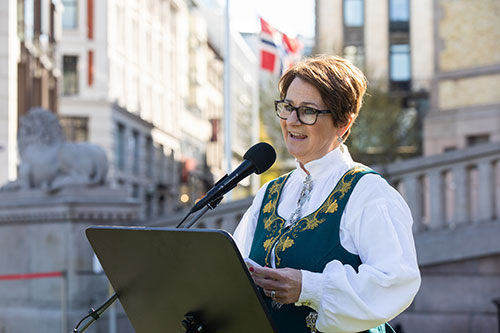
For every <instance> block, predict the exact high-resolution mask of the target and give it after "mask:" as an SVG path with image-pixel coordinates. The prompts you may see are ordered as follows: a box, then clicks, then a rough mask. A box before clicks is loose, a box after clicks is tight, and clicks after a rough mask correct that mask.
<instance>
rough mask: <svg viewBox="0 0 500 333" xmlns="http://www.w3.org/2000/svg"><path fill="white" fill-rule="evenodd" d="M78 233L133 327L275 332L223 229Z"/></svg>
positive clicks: (140, 332)
mask: <svg viewBox="0 0 500 333" xmlns="http://www.w3.org/2000/svg"><path fill="white" fill-rule="evenodd" d="M86 234H87V238H88V240H89V242H90V244H91V246H92V248H93V249H94V252H95V253H96V255H97V257H98V258H99V261H100V262H101V265H102V267H103V269H104V272H105V273H106V275H107V277H108V279H109V281H110V283H111V285H112V286H113V289H114V290H115V292H116V294H117V295H118V298H119V299H120V302H121V304H122V306H123V308H124V310H125V312H126V314H127V316H128V318H129V320H130V322H131V323H132V325H133V326H134V329H135V330H136V332H137V333H155V332H204V333H235V332H239V333H242V332H248V333H255V332H259V333H260V332H275V331H276V330H275V328H274V325H273V323H272V320H271V317H270V315H269V313H268V311H267V309H266V307H265V304H264V301H263V299H262V296H261V295H260V293H259V292H258V289H257V286H256V285H255V284H254V283H253V281H252V279H251V277H250V274H249V272H248V270H247V268H246V265H245V263H244V261H243V259H242V258H241V255H240V253H239V251H238V249H237V247H236V244H235V243H234V241H233V239H232V237H231V235H229V234H228V233H227V232H225V231H222V230H208V229H170V228H143V227H90V228H88V229H87V230H86Z"/></svg>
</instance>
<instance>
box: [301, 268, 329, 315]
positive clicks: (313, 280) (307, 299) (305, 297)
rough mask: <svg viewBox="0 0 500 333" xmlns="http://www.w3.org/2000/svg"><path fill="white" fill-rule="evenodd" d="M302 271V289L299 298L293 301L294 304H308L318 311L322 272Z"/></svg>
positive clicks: (322, 279) (322, 281)
mask: <svg viewBox="0 0 500 333" xmlns="http://www.w3.org/2000/svg"><path fill="white" fill-rule="evenodd" d="M301 272H302V290H301V291H300V296H299V300H298V301H297V302H295V305H296V306H302V305H305V306H308V307H310V308H312V309H314V310H316V311H318V308H319V305H320V303H321V295H322V293H323V283H324V280H325V278H324V275H323V274H322V273H313V272H310V271H306V270H303V269H302V270H301Z"/></svg>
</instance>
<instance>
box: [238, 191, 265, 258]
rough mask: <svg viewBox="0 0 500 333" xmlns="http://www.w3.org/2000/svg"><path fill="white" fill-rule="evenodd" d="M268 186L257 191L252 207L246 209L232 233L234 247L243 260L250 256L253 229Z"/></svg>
mask: <svg viewBox="0 0 500 333" xmlns="http://www.w3.org/2000/svg"><path fill="white" fill-rule="evenodd" d="M268 184H269V182H268V183H266V184H265V185H264V186H262V187H261V188H260V190H259V191H257V194H256V195H255V197H254V198H253V201H252V205H250V207H249V208H248V209H247V211H246V212H245V214H244V215H243V217H242V218H241V221H240V223H239V224H238V226H237V227H236V230H235V231H234V233H233V238H234V241H235V242H236V245H238V249H239V250H240V253H241V256H242V257H243V258H246V257H248V255H249V254H250V250H251V248H252V242H253V236H254V235H255V228H256V227H257V220H258V219H259V213H260V207H261V205H262V200H263V199H264V194H265V193H266V189H267V185H268Z"/></svg>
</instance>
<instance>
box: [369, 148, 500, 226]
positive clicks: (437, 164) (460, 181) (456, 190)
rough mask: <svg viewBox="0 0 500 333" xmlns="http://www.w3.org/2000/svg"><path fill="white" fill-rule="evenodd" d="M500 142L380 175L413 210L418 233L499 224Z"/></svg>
mask: <svg viewBox="0 0 500 333" xmlns="http://www.w3.org/2000/svg"><path fill="white" fill-rule="evenodd" d="M499 162H500V142H496V143H493V144H485V145H478V146H475V147H471V148H468V149H464V150H457V151H452V152H447V153H444V154H440V155H434V156H428V157H421V158H415V159H411V160H406V161H401V162H397V163H392V164H389V165H387V166H385V167H383V168H377V170H378V171H379V172H380V173H381V174H383V175H384V176H385V177H386V179H388V180H389V182H390V183H391V184H392V185H393V186H394V187H396V188H397V189H398V191H399V192H400V193H401V194H402V195H403V197H404V198H405V200H406V202H407V203H408V205H409V206H410V208H411V211H412V214H413V220H414V231H415V232H416V233H418V232H422V231H426V230H435V229H446V228H448V229H454V228H455V227H457V226H459V225H461V224H472V223H477V222H484V221H492V220H495V219H498V215H499V213H500V212H499V209H500V205H499V200H500V163H499Z"/></svg>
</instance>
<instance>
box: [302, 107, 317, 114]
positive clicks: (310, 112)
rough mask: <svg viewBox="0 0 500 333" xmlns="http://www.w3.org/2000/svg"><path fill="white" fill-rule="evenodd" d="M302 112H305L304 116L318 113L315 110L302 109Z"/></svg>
mask: <svg viewBox="0 0 500 333" xmlns="http://www.w3.org/2000/svg"><path fill="white" fill-rule="evenodd" d="M302 110H303V111H302V112H303V113H304V114H315V113H316V110H314V109H310V108H304V109H302Z"/></svg>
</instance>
